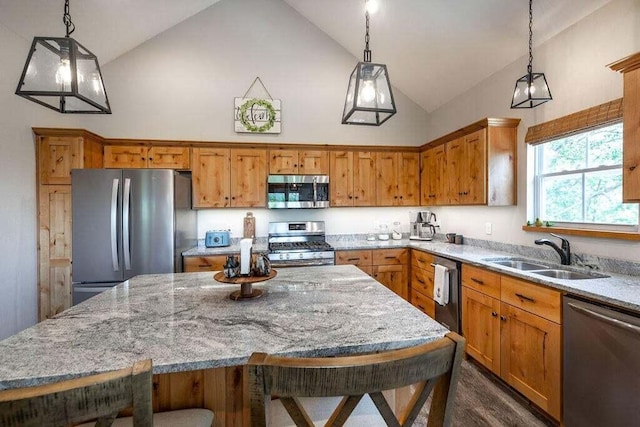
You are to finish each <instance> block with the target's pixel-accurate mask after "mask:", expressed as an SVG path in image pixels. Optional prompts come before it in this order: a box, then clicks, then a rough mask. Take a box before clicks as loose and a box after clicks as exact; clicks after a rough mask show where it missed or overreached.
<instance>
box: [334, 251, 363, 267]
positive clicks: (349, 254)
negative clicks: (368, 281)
mask: <svg viewBox="0 0 640 427" xmlns="http://www.w3.org/2000/svg"><path fill="white" fill-rule="evenodd" d="M344 264H352V265H356V266H358V267H361V266H370V265H371V251H369V250H355V251H336V265H344Z"/></svg>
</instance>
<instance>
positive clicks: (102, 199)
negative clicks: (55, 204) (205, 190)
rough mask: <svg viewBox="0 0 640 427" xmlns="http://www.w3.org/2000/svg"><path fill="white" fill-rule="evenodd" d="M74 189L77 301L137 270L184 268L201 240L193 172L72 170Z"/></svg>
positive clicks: (124, 278) (146, 272)
mask: <svg viewBox="0 0 640 427" xmlns="http://www.w3.org/2000/svg"><path fill="white" fill-rule="evenodd" d="M71 191H72V192H71V200H72V223H73V240H72V245H73V246H72V257H73V258H72V259H73V264H72V266H73V268H72V278H73V304H74V305H75V304H78V303H80V302H82V301H84V300H86V299H88V298H90V297H92V296H94V295H96V294H98V293H100V292H102V291H105V290H107V289H109V288H111V287H113V286H115V285H117V284H118V283H121V282H123V281H125V280H127V279H130V278H131V277H133V276H136V275H139V274H149V273H173V272H180V271H182V256H181V253H182V251H183V250H186V249H189V248H190V247H193V246H195V245H196V244H197V234H196V233H197V230H196V213H195V211H194V210H192V209H191V177H190V175H188V174H180V173H178V172H176V171H173V170H168V169H74V170H73V171H72V173H71Z"/></svg>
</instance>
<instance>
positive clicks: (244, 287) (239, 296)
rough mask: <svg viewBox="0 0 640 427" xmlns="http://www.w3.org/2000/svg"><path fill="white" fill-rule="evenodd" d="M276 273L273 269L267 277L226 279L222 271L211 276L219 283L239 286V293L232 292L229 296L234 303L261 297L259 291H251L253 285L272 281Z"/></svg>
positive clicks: (260, 291)
mask: <svg viewBox="0 0 640 427" xmlns="http://www.w3.org/2000/svg"><path fill="white" fill-rule="evenodd" d="M277 274H278V272H277V271H276V270H275V269H273V268H272V269H271V272H270V273H269V275H268V276H238V277H226V276H225V275H224V272H223V271H218V272H217V273H216V274H214V275H213V278H214V279H215V280H217V281H218V282H221V283H232V284H235V285H240V290H239V291H233V292H231V294H230V295H229V298H231V299H232V300H234V301H238V300H245V299H252V298H258V297H260V296H262V290H261V289H253V283H257V282H264V281H265V280H269V279H273V278H274V277H276V275H277Z"/></svg>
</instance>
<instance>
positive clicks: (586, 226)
mask: <svg viewBox="0 0 640 427" xmlns="http://www.w3.org/2000/svg"><path fill="white" fill-rule="evenodd" d="M613 125H622V118H620V119H618V120H614V121H609V122H607V123H603V124H602V125H600V126H589V127H585V128H583V129H577V130H575V131H574V132H572V133H571V135H566V134H565V135H557V136H556V137H554V138H548V139H546V140H544V141H541V142H538V143H537V144H535V145H534V146H533V147H532V148H533V156H534V159H533V168H534V170H533V214H534V217H535V218H540V219H542V220H544V218H541V211H542V202H541V198H542V182H543V179H544V178H549V177H556V176H569V175H581V180H582V185H581V188H582V218H583V219H584V217H585V202H586V200H585V191H586V187H585V181H586V175H587V174H588V173H592V172H604V171H610V170H620V173H621V174H622V168H623V160H621V161H620V163H619V164H616V165H605V166H597V167H585V168H581V169H571V170H563V171H559V172H550V173H540V171H541V169H542V167H543V162H544V156H543V154H542V150H543V148H542V147H543V146H544V145H545V144H548V143H552V142H554V141H557V140H559V139H563V138H567V137H570V136H575V135H580V134H584V133H588V132H592V131H595V130H598V129H602V128H604V127H609V126H613ZM588 149H589V146H588V144H587V145H586V146H585V150H588ZM587 154H588V151H586V153H585V155H587ZM636 221H637V222H636V224H633V225H631V224H612V223H607V222H567V221H553V224H554V226H556V227H561V228H569V229H571V228H576V229H583V230H594V231H614V232H624V233H638V232H640V209H639V212H638V218H637V219H636Z"/></svg>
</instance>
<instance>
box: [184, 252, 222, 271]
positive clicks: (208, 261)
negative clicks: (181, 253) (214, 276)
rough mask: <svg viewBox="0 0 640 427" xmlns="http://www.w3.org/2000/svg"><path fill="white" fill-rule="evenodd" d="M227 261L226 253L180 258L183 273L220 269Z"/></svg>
mask: <svg viewBox="0 0 640 427" xmlns="http://www.w3.org/2000/svg"><path fill="white" fill-rule="evenodd" d="M226 262H227V256H226V255H210V256H188V257H183V258H182V268H183V270H184V272H185V273H192V272H196V271H221V270H222V269H223V268H224V264H225V263H226Z"/></svg>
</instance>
